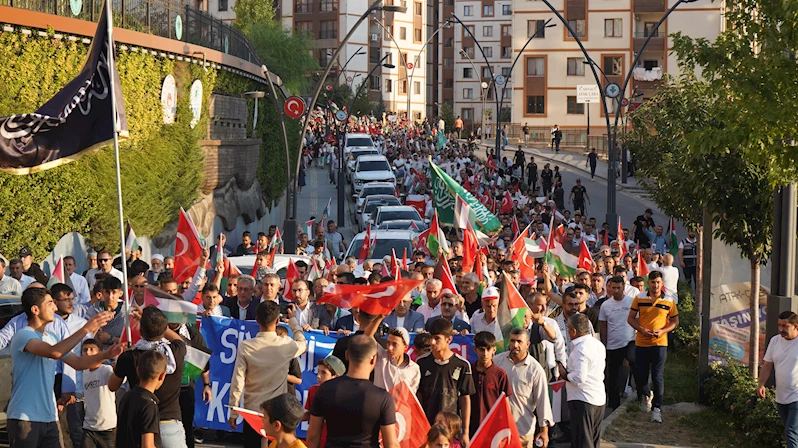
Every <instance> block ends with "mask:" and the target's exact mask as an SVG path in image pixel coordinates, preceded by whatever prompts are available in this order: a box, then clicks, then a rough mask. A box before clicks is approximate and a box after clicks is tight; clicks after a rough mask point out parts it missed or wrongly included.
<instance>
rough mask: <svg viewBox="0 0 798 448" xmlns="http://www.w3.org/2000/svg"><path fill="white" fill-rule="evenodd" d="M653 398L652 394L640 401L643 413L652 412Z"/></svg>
mask: <svg viewBox="0 0 798 448" xmlns="http://www.w3.org/2000/svg"><path fill="white" fill-rule="evenodd" d="M652 398H653V396H652V395H651V392H649V393H648V395H646V396H644V397H643V399H642V400H640V410H642V411H643V412H651V400H652Z"/></svg>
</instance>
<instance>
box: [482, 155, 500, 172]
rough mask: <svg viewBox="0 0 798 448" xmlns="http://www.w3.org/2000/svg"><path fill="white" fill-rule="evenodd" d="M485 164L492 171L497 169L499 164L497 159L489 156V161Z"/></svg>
mask: <svg viewBox="0 0 798 448" xmlns="http://www.w3.org/2000/svg"><path fill="white" fill-rule="evenodd" d="M485 166H486V167H488V168H490V169H491V170H492V171H496V169H497V168H498V166H497V165H496V161H495V160H493V158H488V161H487V162H486V163H485Z"/></svg>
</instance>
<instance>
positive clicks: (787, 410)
mask: <svg viewBox="0 0 798 448" xmlns="http://www.w3.org/2000/svg"><path fill="white" fill-rule="evenodd" d="M776 407H777V408H778V410H779V417H781V421H782V422H784V438H785V439H786V440H787V448H798V401H794V402H792V403H790V404H781V403H776Z"/></svg>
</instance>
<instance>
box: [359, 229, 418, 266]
mask: <svg viewBox="0 0 798 448" xmlns="http://www.w3.org/2000/svg"><path fill="white" fill-rule="evenodd" d="M371 238H372V240H373V241H374V246H373V247H372V251H371V256H370V257H369V258H368V260H371V261H372V262H377V261H379V262H380V263H382V259H383V257H385V256H386V255H391V249H393V250H394V251H396V257H397V258H399V259H400V260H401V259H402V254H403V253H404V250H405V249H407V258H408V260H409V259H410V258H411V256H412V255H413V251H414V250H415V244H416V234H415V233H414V232H409V231H406V230H373V229H372V230H371ZM365 239H366V232H361V233H358V234H357V235H355V237H354V238H353V239H352V243H351V244H349V250H347V251H346V256H347V257H348V256H350V255H351V256H353V257H355V258H356V259H357V258H358V257H359V256H360V248H361V247H363V241H364V240H365Z"/></svg>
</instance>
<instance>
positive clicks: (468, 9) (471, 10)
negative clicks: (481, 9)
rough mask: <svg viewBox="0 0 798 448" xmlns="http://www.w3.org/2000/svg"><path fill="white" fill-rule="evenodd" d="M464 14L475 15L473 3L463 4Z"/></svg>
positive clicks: (467, 15)
mask: <svg viewBox="0 0 798 448" xmlns="http://www.w3.org/2000/svg"><path fill="white" fill-rule="evenodd" d="M463 15H464V16H466V17H470V16H473V15H474V7H473V6H471V5H465V6H463Z"/></svg>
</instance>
